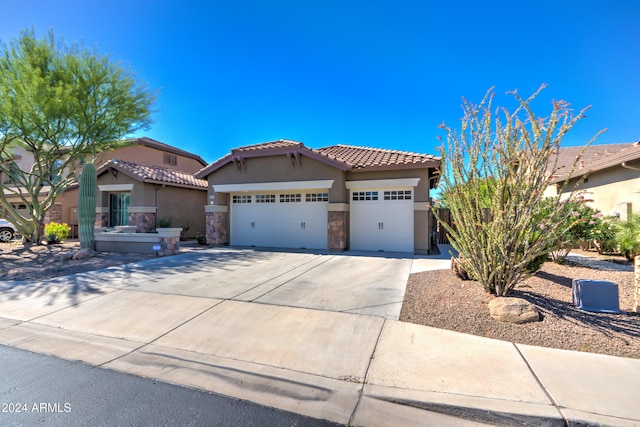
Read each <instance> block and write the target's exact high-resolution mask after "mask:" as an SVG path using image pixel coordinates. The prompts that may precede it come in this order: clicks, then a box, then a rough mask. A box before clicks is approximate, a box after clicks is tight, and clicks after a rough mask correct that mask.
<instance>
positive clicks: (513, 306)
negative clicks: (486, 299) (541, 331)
mask: <svg viewBox="0 0 640 427" xmlns="http://www.w3.org/2000/svg"><path fill="white" fill-rule="evenodd" d="M489 315H490V316H491V317H493V318H494V319H496V320H499V321H500V322H508V323H529V322H538V321H540V312H538V309H537V308H536V306H535V305H533V304H531V303H530V302H529V301H526V300H523V299H522V298H512V297H499V298H494V299H493V300H492V301H491V302H490V303H489Z"/></svg>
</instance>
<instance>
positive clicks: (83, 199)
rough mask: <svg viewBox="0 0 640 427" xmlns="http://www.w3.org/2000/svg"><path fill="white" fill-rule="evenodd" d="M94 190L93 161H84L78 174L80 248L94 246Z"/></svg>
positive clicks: (95, 186) (95, 189) (94, 171)
mask: <svg viewBox="0 0 640 427" xmlns="http://www.w3.org/2000/svg"><path fill="white" fill-rule="evenodd" d="M96 192H97V185H96V167H95V165H94V164H93V163H86V164H85V165H84V166H83V167H82V173H81V174H80V191H79V192H78V222H79V223H80V247H81V248H90V249H93V248H94V244H95V243H94V237H93V236H94V234H93V233H94V231H93V227H94V226H95V221H96Z"/></svg>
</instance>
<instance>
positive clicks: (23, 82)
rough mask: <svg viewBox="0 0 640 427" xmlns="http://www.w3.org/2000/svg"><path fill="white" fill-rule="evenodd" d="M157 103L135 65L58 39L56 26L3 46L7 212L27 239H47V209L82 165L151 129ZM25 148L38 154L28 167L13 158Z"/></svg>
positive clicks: (0, 105) (3, 199) (0, 83)
mask: <svg viewBox="0 0 640 427" xmlns="http://www.w3.org/2000/svg"><path fill="white" fill-rule="evenodd" d="M154 102H155V94H154V93H153V92H151V91H150V90H149V89H148V88H147V86H146V85H145V84H144V83H143V82H141V81H139V80H137V79H136V77H135V75H134V74H133V72H132V71H130V70H129V69H128V68H125V67H124V66H122V65H121V64H119V63H114V62H112V61H110V59H109V58H108V57H107V56H101V55H100V54H99V53H98V52H97V51H95V50H89V49H85V48H81V47H80V46H78V45H73V46H71V47H67V46H66V45H64V44H63V42H62V41H59V42H56V40H55V37H54V34H53V31H49V33H48V35H47V36H45V37H43V38H41V39H38V38H36V36H35V34H34V32H33V30H25V31H23V32H22V33H21V35H20V37H19V38H18V39H16V40H14V41H13V42H11V44H10V45H8V46H7V45H2V46H0V172H1V173H3V174H4V175H5V176H6V177H8V178H9V179H8V181H10V182H9V183H5V180H2V182H0V211H1V213H0V215H2V216H4V217H6V219H8V220H9V221H10V222H11V223H13V224H14V225H15V226H16V228H17V229H18V231H19V232H20V234H22V236H23V241H24V242H25V243H27V242H35V243H41V241H42V238H43V237H44V218H45V214H46V212H47V211H48V210H49V209H50V208H51V207H53V205H54V201H55V198H56V197H57V196H58V195H59V194H61V193H62V192H64V191H65V190H66V189H67V188H68V187H69V185H71V184H73V183H74V182H75V181H76V177H75V174H74V172H75V166H76V165H77V164H79V163H80V162H81V161H82V160H83V159H85V158H87V157H92V156H95V154H97V153H100V152H103V151H107V150H110V149H112V148H115V147H117V146H119V145H121V143H120V142H119V141H121V140H122V139H124V138H125V137H126V136H127V135H129V134H131V133H133V132H136V131H138V130H141V129H145V128H148V126H149V125H150V123H151V112H152V111H151V107H152V105H153V103H154ZM19 147H20V148H23V149H24V150H26V151H27V152H30V153H31V154H33V157H34V163H33V165H32V166H31V167H30V168H24V169H28V170H23V167H21V166H20V165H18V164H17V163H16V160H15V159H14V155H13V153H14V150H15V149H16V148H19ZM16 200H17V203H18V204H23V205H26V206H27V207H28V208H29V214H28V215H22V214H21V213H20V212H18V210H17V209H15V208H14V207H13V205H14V204H16ZM12 202H13V203H12Z"/></svg>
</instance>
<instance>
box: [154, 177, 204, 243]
mask: <svg viewBox="0 0 640 427" xmlns="http://www.w3.org/2000/svg"><path fill="white" fill-rule="evenodd" d="M145 187H155V186H152V185H151V184H145ZM154 191H155V190H154ZM206 202H207V192H206V191H205V190H204V189H202V190H191V189H188V188H180V187H168V186H165V187H163V188H159V189H158V205H157V207H158V211H157V218H158V219H159V220H160V219H169V218H171V227H179V228H182V229H183V237H184V238H187V239H193V238H195V236H196V232H197V233H200V234H204V233H205V214H204V205H205V204H206Z"/></svg>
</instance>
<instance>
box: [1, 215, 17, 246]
mask: <svg viewBox="0 0 640 427" xmlns="http://www.w3.org/2000/svg"><path fill="white" fill-rule="evenodd" d="M15 235H16V228H15V227H14V226H13V224H11V223H10V222H9V221H7V220H6V219H0V242H10V241H12V240H13V236H15Z"/></svg>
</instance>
